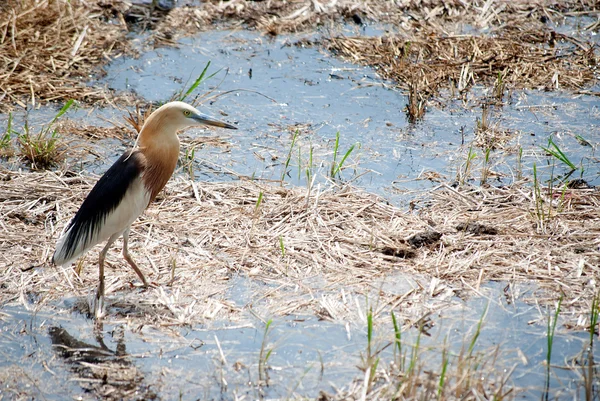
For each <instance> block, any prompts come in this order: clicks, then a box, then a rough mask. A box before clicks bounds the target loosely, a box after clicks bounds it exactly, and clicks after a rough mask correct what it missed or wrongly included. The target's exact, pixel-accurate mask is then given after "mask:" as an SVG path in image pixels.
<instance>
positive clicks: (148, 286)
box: [129, 281, 159, 289]
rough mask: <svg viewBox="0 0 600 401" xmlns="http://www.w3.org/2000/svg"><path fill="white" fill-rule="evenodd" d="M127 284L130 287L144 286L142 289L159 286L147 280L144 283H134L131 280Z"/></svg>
mask: <svg viewBox="0 0 600 401" xmlns="http://www.w3.org/2000/svg"><path fill="white" fill-rule="evenodd" d="M129 285H130V286H131V288H144V289H148V288H158V287H159V285H158V284H157V283H155V282H147V281H146V282H145V283H134V282H133V281H130V282H129Z"/></svg>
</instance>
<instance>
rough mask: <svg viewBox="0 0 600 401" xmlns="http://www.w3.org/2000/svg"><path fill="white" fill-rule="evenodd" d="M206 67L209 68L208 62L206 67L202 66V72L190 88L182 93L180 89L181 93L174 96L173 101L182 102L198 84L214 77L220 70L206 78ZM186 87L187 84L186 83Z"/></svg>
mask: <svg viewBox="0 0 600 401" xmlns="http://www.w3.org/2000/svg"><path fill="white" fill-rule="evenodd" d="M208 67H210V61H208V62H207V63H206V65H205V66H204V69H203V70H202V72H201V73H200V75H199V76H198V78H196V80H195V81H194V83H192V84H191V85H190V87H189V88H188V89H187V90H186V91H185V92H184V90H183V89H181V91H179V93H177V94H175V96H173V98H174V99H177V100H179V101H181V102H182V101H184V100H185V99H186V98H187V97H188V96H189V95H191V94H192V93H193V92H194V91H195V90H196V89H197V88H198V86H200V84H201V83H202V82H204V81H206V80H209V79H211V78H212V77H214V76H215V75H217V74H218V73H219V72H220V71H221V70H220V69H219V70H217V71H215V72H214V73H212V74H211V75H209V76H208V77H207V76H206V73H207V72H208ZM186 85H187V82H186ZM184 88H185V86H184Z"/></svg>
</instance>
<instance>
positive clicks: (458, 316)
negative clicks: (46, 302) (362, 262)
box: [0, 278, 600, 400]
mask: <svg viewBox="0 0 600 401" xmlns="http://www.w3.org/2000/svg"><path fill="white" fill-rule="evenodd" d="M238 281H239V282H238V283H237V284H239V286H237V285H236V286H235V287H234V288H236V289H235V290H233V291H235V292H239V289H240V288H244V286H246V285H248V286H252V285H253V284H252V283H251V280H248V279H244V278H239V279H238ZM503 288H504V285H503V284H501V283H495V284H492V285H490V286H488V287H487V288H485V289H483V294H485V295H486V297H487V299H483V298H479V299H472V300H469V301H467V302H460V303H457V304H456V306H454V307H452V308H450V309H447V310H445V311H443V312H441V313H439V314H434V315H431V316H430V317H429V324H430V325H431V326H432V327H431V328H429V329H428V330H426V333H427V335H421V336H420V337H421V338H420V346H419V358H418V365H419V368H420V369H421V370H422V371H428V370H431V371H433V372H435V373H439V372H440V371H441V366H442V362H441V361H442V359H441V358H442V356H441V355H442V349H444V348H445V349H447V350H448V351H449V354H450V355H451V358H450V363H449V367H448V372H449V374H448V376H449V377H452V375H453V373H454V374H456V370H457V369H458V368H457V366H458V362H457V355H459V354H461V352H462V353H463V354H464V352H465V350H467V349H468V347H469V345H470V344H471V342H472V341H473V338H474V336H475V334H476V332H477V324H478V323H479V322H480V321H481V322H482V328H481V331H480V334H479V336H478V338H477V339H476V341H475V347H474V350H473V355H479V356H480V363H481V365H482V367H481V368H479V369H480V370H479V372H480V373H476V374H475V375H474V377H481V380H485V381H490V380H499V379H500V377H499V376H502V375H505V374H507V372H509V371H511V369H514V370H513V371H512V375H511V376H510V378H509V379H508V384H509V386H513V385H516V386H518V387H521V388H526V390H520V391H519V393H518V395H517V396H516V398H518V399H539V398H540V397H541V396H542V395H543V394H544V391H545V390H544V389H545V383H546V370H545V365H544V361H545V358H546V350H547V342H546V336H545V327H544V322H545V319H546V314H540V311H539V310H538V309H537V308H536V307H533V306H530V305H527V304H525V303H523V302H521V301H518V300H517V301H516V302H514V303H512V302H509V300H510V298H509V297H506V293H505V292H504V290H503ZM231 300H232V302H236V303H237V302H238V301H237V300H236V297H235V296H232V297H231ZM457 301H458V300H457ZM68 303H69V301H67V302H66V304H68ZM32 306H34V305H32ZM237 306H239V307H243V306H244V302H243V300H242V302H241V303H238V304H237ZM64 307H65V305H64V304H63V305H57V306H56V309H55V310H50V309H48V308H47V307H46V308H43V309H41V310H39V311H36V312H34V311H32V310H26V309H25V308H23V307H22V306H5V307H4V308H3V310H2V318H1V319H0V345H1V347H0V349H1V351H0V355H2V358H0V371H3V372H8V373H9V375H10V376H11V379H8V378H6V377H3V378H2V379H3V382H4V386H3V388H2V390H0V395H2V394H5V395H6V396H8V397H9V399H10V397H11V394H13V391H21V392H22V394H28V395H30V396H33V397H36V398H43V399H49V400H50V399H56V400H59V399H65V397H69V398H71V397H74V398H76V399H77V398H79V397H82V398H83V399H90V398H95V397H98V396H99V395H101V394H102V391H101V390H99V389H98V388H97V387H96V388H95V387H93V384H96V385H98V386H100V384H102V382H103V380H102V379H101V377H102V375H101V374H100V375H98V374H97V375H95V376H94V375H91V374H90V371H93V368H94V366H104V367H106V366H108V367H109V368H110V369H113V370H115V369H116V367H118V368H119V369H121V370H123V372H124V373H123V376H122V377H119V380H116V379H113V378H109V379H108V380H106V381H107V383H108V386H109V387H110V386H112V387H111V388H112V389H113V391H117V392H118V391H121V392H126V391H128V390H129V391H135V397H132V398H139V399H141V398H144V399H150V398H152V399H164V400H168V399H184V400H192V399H198V398H200V399H235V398H236V397H240V396H242V395H247V396H248V397H249V398H250V399H262V398H265V399H274V398H275V399H289V398H293V397H310V398H313V397H317V396H318V395H319V392H321V391H325V392H328V393H330V394H331V393H335V388H338V389H342V388H347V387H348V386H349V385H350V383H351V382H352V380H355V379H358V378H361V377H362V376H363V375H364V374H363V372H362V371H361V370H360V369H359V367H360V366H361V356H363V355H365V353H366V347H367V339H366V324H364V325H363V324H356V323H350V324H349V323H346V322H340V321H320V320H318V319H316V318H315V317H314V316H297V315H295V316H287V317H281V318H274V319H273V320H272V323H271V326H270V329H269V330H268V332H267V334H266V336H265V324H264V322H262V321H261V320H260V319H258V318H257V317H255V316H253V315H251V314H249V313H246V314H245V317H244V319H243V321H242V322H224V321H219V320H215V321H210V320H207V321H206V323H205V324H204V325H202V327H184V328H173V330H171V331H168V332H165V331H163V330H156V329H153V328H150V327H132V326H131V325H129V324H128V323H127V320H126V319H125V320H124V321H123V322H122V323H118V322H116V323H114V324H110V325H109V324H105V325H104V326H102V327H100V328H98V327H95V326H94V323H93V321H92V320H90V319H87V318H86V317H85V316H83V315H81V314H79V313H75V312H69V310H68V308H67V309H65V308H64ZM486 310H487V312H486ZM482 316H484V317H483V318H482ZM537 321H539V322H541V324H539V323H538V324H531V322H537ZM559 327H560V326H559ZM59 331H60V333H59ZM417 332H418V330H417V329H416V328H408V329H406V330H405V331H404V332H403V337H402V338H403V343H404V350H405V352H408V354H409V355H410V353H411V352H412V347H413V346H414V345H415V344H416V338H417ZM169 333H170V334H169ZM557 334H558V333H557ZM392 337H393V326H392V324H391V320H390V316H388V315H381V316H376V317H375V336H374V338H375V340H374V344H375V345H374V347H375V348H376V349H379V348H383V346H384V345H386V344H387V343H389V342H390V341H391V340H392ZM587 340H589V337H588V336H587V335H586V333H580V334H578V333H575V334H573V333H570V334H565V333H561V334H559V335H557V336H556V338H555V340H554V346H553V355H554V356H553V358H552V362H553V363H552V368H551V369H550V381H549V394H550V399H565V398H569V399H583V398H584V395H585V391H584V389H583V383H582V379H581V376H580V375H581V373H582V372H581V371H578V369H577V368H575V369H574V370H568V369H564V368H563V367H564V366H565V365H566V364H571V363H575V360H580V359H581V357H580V353H581V352H582V351H583V350H584V349H585V347H586V341H587ZM263 342H264V354H263V355H266V353H267V352H269V350H271V352H270V355H269V357H268V358H266V363H265V365H264V366H265V368H264V369H261V368H260V367H259V361H260V360H261V347H262V346H263ZM65 347H67V348H66V349H69V350H71V351H73V350H79V351H80V352H79V354H78V355H77V356H73V355H65V354H64V352H63V350H64V349H65ZM496 348H497V352H498V355H500V357H499V358H498V359H497V360H494V357H493V355H494V352H495V351H496ZM596 348H597V347H596ZM599 356H600V355H598V350H597V349H594V357H595V358H598V357H599ZM380 358H381V361H380V364H381V365H380V366H387V365H388V364H389V363H391V362H392V361H393V360H394V354H393V352H392V347H388V348H387V349H385V350H384V351H382V352H381V354H380ZM263 359H264V358H263ZM483 366H485V368H484V367H483ZM491 368H493V370H490V369H491ZM474 369H475V370H476V371H477V368H474ZM23 372H26V375H23ZM490 372H492V373H490ZM596 374H597V373H596V372H594V375H596ZM261 375H262V376H261ZM596 377H597V376H596ZM596 381H597V379H594V382H596ZM104 385H105V386H106V383H104ZM104 389H105V390H106V387H104ZM105 390H104V391H105ZM594 391H596V390H594ZM118 394H119V393H118ZM131 394H134V393H131ZM595 396H597V394H596V395H595Z"/></svg>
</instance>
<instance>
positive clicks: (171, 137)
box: [138, 126, 179, 201]
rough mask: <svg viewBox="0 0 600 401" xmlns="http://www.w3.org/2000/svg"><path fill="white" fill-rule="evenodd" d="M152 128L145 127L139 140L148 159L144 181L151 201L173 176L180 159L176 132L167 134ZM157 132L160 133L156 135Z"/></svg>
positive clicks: (141, 148)
mask: <svg viewBox="0 0 600 401" xmlns="http://www.w3.org/2000/svg"><path fill="white" fill-rule="evenodd" d="M151 128H152V127H151V126H150V127H148V126H144V128H143V129H142V132H140V137H139V139H138V146H139V151H140V152H141V153H142V154H143V155H144V157H145V159H146V167H145V169H144V174H143V176H142V179H143V181H144V185H145V186H146V188H147V189H148V191H149V192H150V201H152V200H153V199H154V198H155V197H156V195H157V194H158V193H159V192H160V191H161V190H162V189H163V187H164V186H165V185H166V183H167V181H169V178H171V175H173V171H175V167H176V166H177V159H178V157H179V138H178V137H177V133H176V131H175V130H172V132H165V130H164V128H163V129H162V130H161V131H156V130H152V129H151ZM156 132H160V133H159V134H156Z"/></svg>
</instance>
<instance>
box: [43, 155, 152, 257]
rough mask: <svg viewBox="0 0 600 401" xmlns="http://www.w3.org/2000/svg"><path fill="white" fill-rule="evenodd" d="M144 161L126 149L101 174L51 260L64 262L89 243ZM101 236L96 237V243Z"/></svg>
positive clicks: (100, 239) (136, 176) (141, 156)
mask: <svg viewBox="0 0 600 401" xmlns="http://www.w3.org/2000/svg"><path fill="white" fill-rule="evenodd" d="M144 161H145V158H144V156H143V155H142V154H141V153H140V152H139V151H134V152H125V153H124V154H123V155H122V156H121V157H120V158H119V159H118V160H117V161H116V162H115V163H114V164H113V165H112V166H111V167H110V168H109V169H108V170H107V171H106V173H104V175H103V176H102V177H100V179H99V180H98V182H97V183H96V185H94V188H92V190H91V191H90V193H89V194H88V196H87V197H86V198H85V200H84V201H83V204H82V205H81V207H80V208H79V211H78V212H77V214H75V217H73V220H71V222H70V223H69V225H68V226H67V228H66V231H65V234H64V237H63V238H61V239H60V240H59V243H58V245H57V248H56V251H55V252H54V256H53V257H52V261H53V262H54V263H56V264H59V265H60V264H63V263H64V262H65V261H67V260H70V259H72V258H74V257H77V256H79V255H78V254H80V253H82V252H84V251H85V250H86V249H87V248H88V246H91V245H92V244H91V241H92V240H93V237H94V236H96V235H98V232H99V231H100V228H101V224H102V223H103V222H104V220H105V218H106V216H107V215H108V214H109V213H110V212H112V211H113V210H114V209H115V208H116V207H117V206H118V205H119V203H120V202H121V201H122V200H123V197H124V196H125V193H126V192H127V189H128V188H129V187H130V186H131V184H132V183H133V181H134V180H135V179H137V178H138V177H139V176H140V174H141V173H142V171H143V170H144V165H145V162H144ZM104 239H106V238H98V239H97V241H95V243H98V242H100V241H102V240H104Z"/></svg>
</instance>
